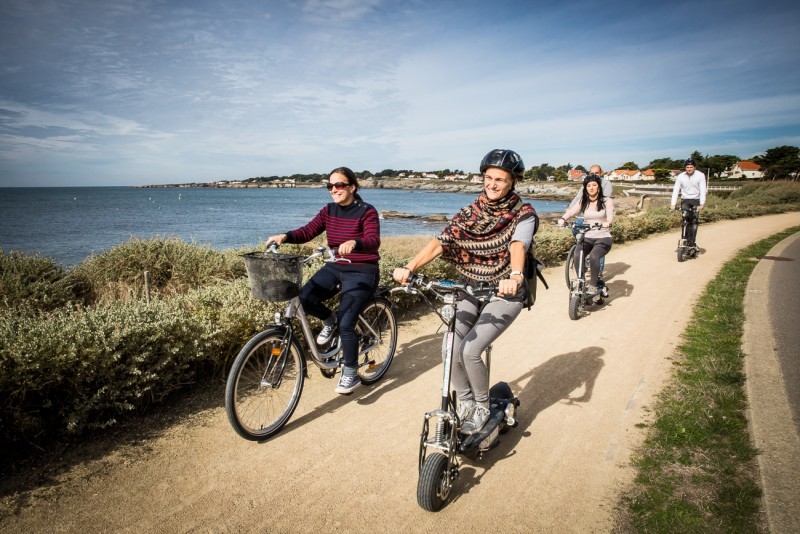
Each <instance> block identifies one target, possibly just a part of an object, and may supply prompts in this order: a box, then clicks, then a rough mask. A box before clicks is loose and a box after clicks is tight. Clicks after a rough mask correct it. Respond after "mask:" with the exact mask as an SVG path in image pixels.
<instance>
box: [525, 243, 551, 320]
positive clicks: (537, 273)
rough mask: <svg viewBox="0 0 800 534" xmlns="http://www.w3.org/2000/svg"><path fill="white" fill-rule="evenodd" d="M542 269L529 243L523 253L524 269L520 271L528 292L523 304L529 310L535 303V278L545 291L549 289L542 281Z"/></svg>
mask: <svg viewBox="0 0 800 534" xmlns="http://www.w3.org/2000/svg"><path fill="white" fill-rule="evenodd" d="M542 269H544V263H542V262H541V261H540V260H538V259H536V256H534V255H533V243H531V246H530V247H529V248H528V250H527V251H526V252H525V269H524V270H523V271H522V276H523V278H524V280H525V287H526V288H527V290H528V296H527V298H526V299H525V302H524V304H525V307H526V308H527V309H529V310H530V309H531V306H533V304H534V303H535V302H536V286H537V283H538V282H537V278H538V279H539V280H541V281H542V284H544V288H545V289H550V287H549V286H548V285H547V281H546V280H545V279H544V275H543V274H542Z"/></svg>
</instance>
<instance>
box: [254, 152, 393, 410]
mask: <svg viewBox="0 0 800 534" xmlns="http://www.w3.org/2000/svg"><path fill="white" fill-rule="evenodd" d="M326 186H327V188H328V191H330V194H331V197H332V199H333V202H331V203H329V204H327V205H326V206H325V207H324V208H322V209H321V210H320V211H319V213H317V215H316V217H314V218H313V219H312V220H311V221H310V222H309V223H308V224H306V225H305V226H302V227H301V228H298V229H296V230H291V231H289V232H286V233H284V234H280V235H274V236H271V237H270V238H269V240H268V241H273V242H275V243H277V244H279V245H281V244H283V243H307V242H308V241H311V240H312V239H314V238H315V237H316V236H318V235H320V234H321V233H322V232H327V239H328V247H330V248H332V249H338V252H337V257H340V258H343V259H346V260H348V261H344V262H335V263H326V264H324V265H323V267H322V268H321V269H320V270H319V271H317V272H316V273H315V274H314V276H312V277H311V279H310V280H309V281H308V282H307V283H306V284H305V285H304V286H303V288H302V289H301V290H300V302H301V303H302V305H303V308H304V309H305V310H306V312H307V313H309V314H310V315H313V316H314V317H317V318H319V319H321V320H322V322H323V326H322V331H321V332H320V333H319V336H317V344H318V345H326V344H327V343H330V341H331V340H332V339H333V337H334V334H335V333H336V331H337V330H338V332H339V337H340V339H341V342H342V351H343V354H344V368H343V369H342V375H341V377H340V378H339V383H338V385H337V386H336V392H337V393H340V394H343V395H345V394H348V393H351V392H352V391H353V390H354V389H356V388H357V387H358V386H360V385H361V379H360V378H359V377H358V373H357V370H358V367H357V361H358V339H357V338H356V332H355V325H356V321H357V319H358V314H359V312H360V311H361V309H362V308H363V307H364V305H365V304H366V303H367V301H368V300H369V299H370V298H371V297H372V295H373V293H374V292H375V290H376V288H377V287H378V280H379V276H380V273H379V271H378V261H379V259H380V256H379V255H378V248H379V247H380V244H381V233H380V221H379V217H378V211H377V210H376V209H375V208H374V207H373V206H371V205H370V204H367V203H366V202H364V200H363V199H362V198H361V195H359V194H358V179H357V178H356V175H355V173H354V172H353V171H352V170H350V169H348V168H347V167H339V168H337V169H334V170H333V171H331V173H330V174H329V175H328V183H327V184H326ZM340 284H341V292H342V296H341V299H340V301H339V310H338V312H337V314H336V315H334V314H333V312H332V311H331V310H330V309H328V308H327V307H326V306H325V305H323V304H322V302H323V301H325V300H327V299H329V298H331V297H333V296H334V295H335V294H336V293H337V292H338V287H339V285H340Z"/></svg>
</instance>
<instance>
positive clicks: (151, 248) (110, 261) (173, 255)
mask: <svg viewBox="0 0 800 534" xmlns="http://www.w3.org/2000/svg"><path fill="white" fill-rule="evenodd" d="M241 263H242V262H241V259H239V258H235V257H234V256H232V255H230V254H225V253H222V252H219V251H216V250H213V249H211V248H209V247H206V246H199V245H195V244H192V243H187V242H185V241H182V240H181V239H178V238H153V239H138V238H134V239H131V240H130V241H127V242H125V243H122V244H121V245H118V246H116V247H114V248H112V249H110V250H108V251H106V252H103V253H101V254H98V255H96V256H91V257H89V258H87V259H86V260H84V261H83V262H81V263H80V264H78V265H77V266H76V267H75V268H74V269H73V271H72V273H71V277H72V278H73V280H74V281H75V285H76V286H78V287H81V288H82V289H83V292H84V298H85V300H86V301H87V302H89V303H94V302H108V301H112V300H126V299H132V298H133V299H143V298H144V297H145V291H146V289H145V271H146V272H148V273H149V281H148V283H149V290H150V292H151V295H159V294H160V295H170V294H176V293H185V292H187V291H189V290H191V289H194V288H196V287H199V286H201V285H204V284H208V283H214V282H216V281H219V280H232V279H234V278H236V277H237V276H242V275H243V274H244V267H243V266H242V264H241Z"/></svg>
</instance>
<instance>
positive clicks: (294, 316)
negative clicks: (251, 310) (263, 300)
mask: <svg viewBox="0 0 800 534" xmlns="http://www.w3.org/2000/svg"><path fill="white" fill-rule="evenodd" d="M294 320H297V321H298V322H299V323H300V330H301V331H302V332H303V337H304V338H305V343H303V344H301V347H302V348H303V349H305V352H306V354H307V355H310V356H311V359H312V361H313V362H314V364H315V365H317V367H319V368H320V369H328V370H332V369H336V368H338V367H339V358H336V357H335V356H337V355H338V354H339V353H340V352H341V350H342V347H341V345H338V344H337V345H336V346H334V347H331V349H330V350H328V351H326V352H320V350H319V348H318V347H317V344H316V343H315V342H314V333H313V331H312V330H311V323H310V322H309V320H308V316H307V315H306V312H305V310H304V309H303V305H302V304H301V303H300V297H294V298H292V299H291V300H290V301H289V304H287V306H286V310H285V311H284V313H283V319H281V317H280V314H277V313H276V314H275V325H276V326H283V327H285V328H286V334H285V337H286V341H287V342H288V341H289V340H290V339H291V338H293V337H294V330H293V329H292V321H294ZM358 324H359V325H360V326H362V327H363V328H366V329H367V330H369V331H370V332H371V333H372V334H373V335H374V336H378V332H376V331H375V329H374V328H372V325H370V324H369V322H368V321H366V320H365V319H364V316H363V315H361V314H359V315H358ZM374 347H375V344H372V345H368V346H365V347H359V352H358V354H359V355H362V354H364V353H367V352H369V351H370V350H372V349H373V348H374Z"/></svg>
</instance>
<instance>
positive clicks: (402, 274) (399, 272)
mask: <svg viewBox="0 0 800 534" xmlns="http://www.w3.org/2000/svg"><path fill="white" fill-rule="evenodd" d="M412 274H413V273H412V271H411V269H409V268H408V267H397V268H396V269H395V270H394V271H392V278H394V281H395V282H397V283H398V284H403V285H404V286H405V285H408V279H409V278H411V275H412Z"/></svg>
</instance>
